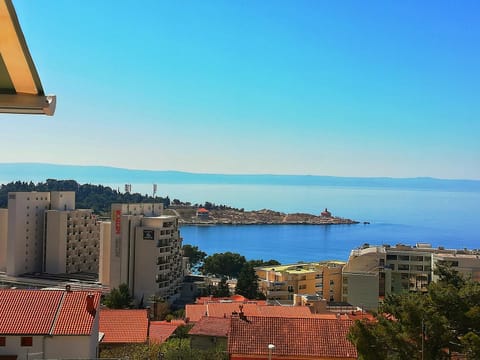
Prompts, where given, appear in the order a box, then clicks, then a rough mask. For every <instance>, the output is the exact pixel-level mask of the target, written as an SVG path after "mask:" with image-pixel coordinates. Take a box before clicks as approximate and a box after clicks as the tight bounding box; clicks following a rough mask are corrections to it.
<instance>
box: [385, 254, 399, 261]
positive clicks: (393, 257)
mask: <svg viewBox="0 0 480 360" xmlns="http://www.w3.org/2000/svg"><path fill="white" fill-rule="evenodd" d="M387 260H397V255H387Z"/></svg>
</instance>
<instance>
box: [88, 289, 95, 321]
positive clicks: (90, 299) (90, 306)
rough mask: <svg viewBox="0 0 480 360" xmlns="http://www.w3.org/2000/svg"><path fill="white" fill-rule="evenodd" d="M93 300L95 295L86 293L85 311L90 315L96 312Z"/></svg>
mask: <svg viewBox="0 0 480 360" xmlns="http://www.w3.org/2000/svg"><path fill="white" fill-rule="evenodd" d="M94 300H95V297H94V296H93V294H88V295H87V311H88V313H89V314H90V315H92V316H95V314H96V313H97V310H95V304H94Z"/></svg>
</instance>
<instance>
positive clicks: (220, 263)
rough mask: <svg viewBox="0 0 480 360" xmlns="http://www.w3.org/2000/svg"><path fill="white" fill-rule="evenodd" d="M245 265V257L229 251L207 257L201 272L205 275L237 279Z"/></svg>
mask: <svg viewBox="0 0 480 360" xmlns="http://www.w3.org/2000/svg"><path fill="white" fill-rule="evenodd" d="M245 263H246V260H245V257H244V256H242V255H240V254H237V253H232V252H229V251H228V252H226V253H216V254H213V255H210V256H207V257H206V258H205V261H204V262H203V266H202V267H201V268H200V270H201V271H202V272H203V273H204V274H213V275H218V276H228V277H237V276H238V274H239V273H240V270H242V267H243V265H245Z"/></svg>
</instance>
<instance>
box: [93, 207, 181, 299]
mask: <svg viewBox="0 0 480 360" xmlns="http://www.w3.org/2000/svg"><path fill="white" fill-rule="evenodd" d="M111 216H112V218H111V222H110V223H103V224H102V225H101V231H100V234H101V235H100V243H101V251H100V253H101V254H100V258H101V259H102V260H101V264H100V276H99V280H100V282H101V283H102V284H105V285H109V286H110V287H112V288H113V287H115V288H118V286H119V285H120V284H122V283H125V284H127V285H128V287H129V289H130V292H131V293H132V294H133V296H134V298H135V300H136V301H137V302H140V301H142V299H144V301H147V300H148V299H149V298H151V297H152V296H156V297H158V298H162V299H165V300H167V301H169V302H173V301H175V299H176V298H178V297H179V295H180V287H181V282H182V281H183V276H184V275H185V274H184V273H185V268H186V266H185V265H186V262H185V260H184V259H183V256H182V250H181V247H182V238H181V237H180V233H179V230H178V218H177V217H176V216H166V215H163V204H112V215H111Z"/></svg>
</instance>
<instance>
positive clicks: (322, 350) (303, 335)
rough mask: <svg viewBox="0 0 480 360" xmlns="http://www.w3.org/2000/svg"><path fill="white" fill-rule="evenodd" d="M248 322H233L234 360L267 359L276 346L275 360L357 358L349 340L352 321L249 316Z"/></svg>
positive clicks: (231, 349) (231, 345) (230, 343)
mask: <svg viewBox="0 0 480 360" xmlns="http://www.w3.org/2000/svg"><path fill="white" fill-rule="evenodd" d="M247 320H248V321H244V320H241V319H239V318H232V322H231V327H230V334H229V337H228V352H229V354H230V355H231V356H232V357H234V356H235V355H236V356H237V357H238V356H242V355H247V354H248V355H261V356H265V358H266V357H267V355H268V348H267V347H268V344H274V345H275V350H274V352H273V355H274V357H275V355H276V356H278V357H281V356H285V357H286V356H290V357H293V356H298V357H302V358H309V357H311V358H318V357H325V358H338V357H341V358H352V359H356V358H357V351H356V349H355V347H354V346H353V344H352V343H350V342H349V341H348V340H347V334H348V331H349V328H350V326H351V325H352V324H353V321H351V320H338V319H335V320H326V319H318V318H312V317H309V318H280V317H255V316H251V317H248V316H247Z"/></svg>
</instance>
